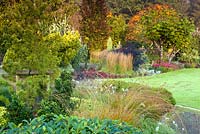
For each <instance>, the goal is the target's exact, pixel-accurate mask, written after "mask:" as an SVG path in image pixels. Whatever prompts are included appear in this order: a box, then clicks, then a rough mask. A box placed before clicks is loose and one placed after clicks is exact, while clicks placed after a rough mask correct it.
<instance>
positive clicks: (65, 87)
mask: <svg viewBox="0 0 200 134" xmlns="http://www.w3.org/2000/svg"><path fill="white" fill-rule="evenodd" d="M73 88H74V85H73V82H72V74H71V72H70V71H67V70H62V72H61V75H60V77H59V78H57V79H56V80H55V89H54V91H53V93H52V95H51V98H50V99H51V100H53V101H55V102H56V103H57V104H58V105H59V106H60V107H61V108H62V109H63V110H64V111H65V112H66V114H69V112H70V111H71V110H72V109H73V105H71V103H70V97H71V95H72V92H73Z"/></svg>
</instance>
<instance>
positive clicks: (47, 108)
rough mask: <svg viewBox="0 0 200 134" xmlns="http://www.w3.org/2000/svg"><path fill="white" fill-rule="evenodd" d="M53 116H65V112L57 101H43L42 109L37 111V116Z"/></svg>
mask: <svg viewBox="0 0 200 134" xmlns="http://www.w3.org/2000/svg"><path fill="white" fill-rule="evenodd" d="M52 114H58V115H59V114H64V110H63V109H62V108H61V107H60V106H59V104H57V103H56V102H55V101H51V100H42V102H41V103H40V108H39V110H38V111H37V115H38V116H41V115H50V116H51V115H52Z"/></svg>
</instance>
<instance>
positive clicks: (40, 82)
mask: <svg viewBox="0 0 200 134" xmlns="http://www.w3.org/2000/svg"><path fill="white" fill-rule="evenodd" d="M48 82H49V80H48V77H47V76H44V75H35V76H29V77H27V78H25V79H24V80H22V81H20V82H19V83H18V85H17V86H18V91H17V95H18V96H19V98H20V100H22V101H23V102H25V103H26V105H28V106H29V107H31V108H32V109H33V110H34V111H37V109H38V106H39V103H40V102H41V101H42V99H44V98H48V96H49V92H48V88H47V87H48V86H47V85H48Z"/></svg>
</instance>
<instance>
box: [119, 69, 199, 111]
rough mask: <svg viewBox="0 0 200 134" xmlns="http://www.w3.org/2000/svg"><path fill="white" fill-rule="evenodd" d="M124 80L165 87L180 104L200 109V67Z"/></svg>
mask: <svg viewBox="0 0 200 134" xmlns="http://www.w3.org/2000/svg"><path fill="white" fill-rule="evenodd" d="M122 80H123V81H126V82H134V83H140V84H144V85H148V86H152V87H164V88H166V89H167V90H169V91H170V92H171V93H172V94H173V97H174V98H175V99H176V102H177V104H178V105H182V106H187V107H192V108H196V109H200V69H183V70H178V71H172V72H168V73H163V74H159V75H154V76H146V77H136V78H125V79H122Z"/></svg>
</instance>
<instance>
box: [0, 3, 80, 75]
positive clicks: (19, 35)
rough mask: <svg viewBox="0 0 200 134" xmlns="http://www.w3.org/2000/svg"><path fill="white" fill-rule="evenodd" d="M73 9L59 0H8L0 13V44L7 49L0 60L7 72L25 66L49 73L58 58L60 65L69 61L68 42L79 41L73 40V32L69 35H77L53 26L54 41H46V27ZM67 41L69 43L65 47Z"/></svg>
mask: <svg viewBox="0 0 200 134" xmlns="http://www.w3.org/2000/svg"><path fill="white" fill-rule="evenodd" d="M76 9H77V8H74V7H73V6H72V5H71V4H70V3H69V2H65V1H62V0H53V1H51V2H49V1H48V0H37V1H32V0H26V1H25V2H14V3H13V4H8V5H7V8H5V9H4V12H3V14H1V17H0V20H1V21H0V22H1V28H0V29H1V30H0V31H1V33H2V34H1V35H0V36H1V40H0V41H1V43H0V45H2V46H3V48H5V49H7V51H6V54H5V57H4V61H3V64H4V66H3V67H4V69H5V70H6V71H7V72H8V73H10V74H16V71H20V70H28V71H37V72H38V73H39V74H45V73H47V72H48V71H51V72H52V75H54V76H55V75H57V74H58V66H57V65H59V64H61V63H60V62H61V61H62V64H64V65H65V64H67V63H68V62H69V61H68V60H70V59H71V58H72V57H73V55H75V52H74V51H75V50H74V49H73V47H72V46H73V45H75V46H74V47H75V48H76V47H77V45H76V44H77V42H78V44H79V42H80V41H79V39H78V40H77V39H76V41H75V40H74V39H75V38H77V36H75V37H73V36H74V35H78V34H77V33H74V34H73V33H72V32H69V33H65V34H64V35H59V34H57V33H56V32H58V31H55V30H54V34H55V35H56V37H57V38H56V39H57V40H55V41H57V42H52V41H51V40H48V41H47V37H49V36H52V35H51V34H53V33H51V30H50V29H49V28H50V27H51V26H52V25H53V24H57V23H59V22H61V21H62V20H64V18H65V17H68V16H70V15H72V14H73V13H74V12H75V10H76ZM65 23H66V22H65ZM64 25H67V24H64ZM59 32H60V33H62V32H61V31H59ZM49 34H50V35H49ZM54 34H53V35H54ZM69 38H70V39H69ZM49 44H51V46H49ZM58 44H59V45H58ZM69 44H70V45H72V46H70V48H66V47H69ZM4 46H8V47H4ZM52 46H54V47H52ZM55 46H56V47H55ZM1 48H2V47H1ZM50 48H55V49H50ZM77 49H78V47H77ZM66 50H67V52H66ZM55 51H57V52H55ZM4 52H5V51H4Z"/></svg>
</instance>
